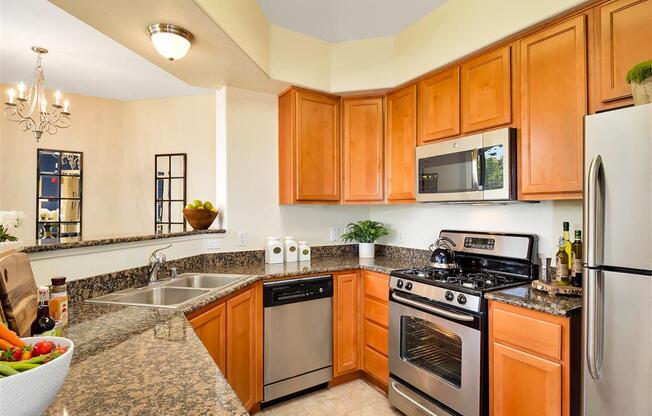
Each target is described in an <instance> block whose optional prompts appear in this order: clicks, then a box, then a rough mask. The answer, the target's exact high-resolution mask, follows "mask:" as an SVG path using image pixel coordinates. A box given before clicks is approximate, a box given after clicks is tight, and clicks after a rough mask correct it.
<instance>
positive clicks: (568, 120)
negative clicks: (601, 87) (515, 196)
mask: <svg viewBox="0 0 652 416" xmlns="http://www.w3.org/2000/svg"><path fill="white" fill-rule="evenodd" d="M585 31H586V28H585V16H584V15H581V16H578V17H575V18H573V19H570V20H568V21H565V22H562V23H559V24H557V25H554V26H551V27H549V28H547V29H544V30H542V31H540V32H537V33H535V34H533V35H531V36H528V37H526V38H524V39H522V40H521V41H520V42H519V43H520V70H519V73H520V74H521V79H520V80H521V127H522V129H521V148H520V163H519V166H520V169H519V181H520V183H521V193H522V195H521V197H522V199H576V198H581V197H582V170H583V166H582V163H583V162H582V161H583V141H584V119H583V117H584V116H585V115H586V111H587V78H586V36H585Z"/></svg>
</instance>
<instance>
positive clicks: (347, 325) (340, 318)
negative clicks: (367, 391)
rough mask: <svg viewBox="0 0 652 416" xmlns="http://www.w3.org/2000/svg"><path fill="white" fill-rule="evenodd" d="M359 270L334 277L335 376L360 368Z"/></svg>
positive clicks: (336, 274) (340, 273) (337, 274)
mask: <svg viewBox="0 0 652 416" xmlns="http://www.w3.org/2000/svg"><path fill="white" fill-rule="evenodd" d="M360 303H361V302H360V273H359V271H357V270H353V271H346V272H339V273H335V275H334V276H333V377H338V376H341V375H344V374H347V373H350V372H353V371H357V370H359V369H360V363H361V345H362V344H361V336H360V335H361V328H360V327H361V319H360V316H361V304H360Z"/></svg>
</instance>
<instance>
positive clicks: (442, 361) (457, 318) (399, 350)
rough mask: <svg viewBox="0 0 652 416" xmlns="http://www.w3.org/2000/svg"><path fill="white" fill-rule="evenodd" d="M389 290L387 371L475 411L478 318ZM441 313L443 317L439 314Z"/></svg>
mask: <svg viewBox="0 0 652 416" xmlns="http://www.w3.org/2000/svg"><path fill="white" fill-rule="evenodd" d="M415 302H416V303H420V302H418V301H416V300H414V298H413V297H410V298H407V301H406V300H405V297H404V296H403V295H402V294H400V292H399V293H398V294H397V292H392V300H391V301H390V305H389V315H390V322H389V333H390V342H389V372H390V373H391V374H392V375H394V376H396V377H398V378H400V379H401V380H403V381H405V382H407V383H409V384H410V385H411V386H412V387H414V388H416V389H418V390H420V391H421V392H423V393H424V394H425V395H427V396H429V397H432V398H433V399H434V400H436V401H437V402H440V403H442V404H444V405H445V406H447V407H449V408H451V409H452V410H454V411H456V412H458V413H461V414H463V415H478V414H479V413H480V399H481V398H480V380H481V375H482V362H481V353H482V351H481V350H482V349H481V332H480V327H481V323H480V318H479V317H478V316H474V315H470V314H466V313H463V312H457V311H455V312H453V311H451V310H448V309H440V308H439V307H435V306H433V305H430V304H423V305H422V307H419V308H416V307H412V306H409V305H408V304H406V303H410V304H415ZM445 316H446V317H445Z"/></svg>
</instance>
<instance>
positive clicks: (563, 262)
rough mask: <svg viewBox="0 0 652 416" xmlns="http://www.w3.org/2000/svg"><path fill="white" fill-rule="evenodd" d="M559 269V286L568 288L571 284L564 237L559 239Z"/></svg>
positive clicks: (557, 264)
mask: <svg viewBox="0 0 652 416" xmlns="http://www.w3.org/2000/svg"><path fill="white" fill-rule="evenodd" d="M556 260H557V261H556V264H555V266H556V268H557V271H556V272H557V279H556V280H557V285H559V286H568V285H569V284H570V272H569V269H568V262H569V260H568V253H566V240H565V239H564V237H559V251H558V252H557V256H556Z"/></svg>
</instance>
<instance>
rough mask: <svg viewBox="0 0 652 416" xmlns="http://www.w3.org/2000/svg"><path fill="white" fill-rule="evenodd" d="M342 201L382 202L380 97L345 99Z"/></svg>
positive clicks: (381, 106) (381, 99) (381, 107)
mask: <svg viewBox="0 0 652 416" xmlns="http://www.w3.org/2000/svg"><path fill="white" fill-rule="evenodd" d="M342 104H343V111H342V112H343V117H342V119H343V124H344V128H343V133H344V135H343V137H342V143H343V148H344V149H343V159H344V163H343V165H344V181H343V183H344V189H343V198H342V200H343V201H344V202H352V203H355V202H382V200H383V182H384V180H383V159H384V157H383V156H384V155H383V152H384V149H383V142H384V134H383V98H382V97H372V98H345V99H344V100H342Z"/></svg>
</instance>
